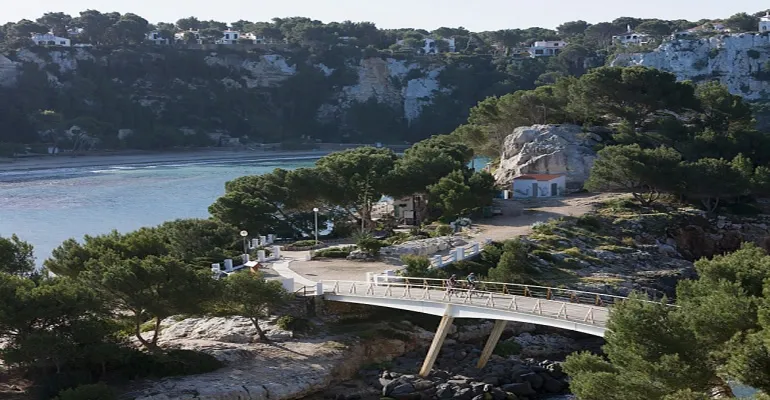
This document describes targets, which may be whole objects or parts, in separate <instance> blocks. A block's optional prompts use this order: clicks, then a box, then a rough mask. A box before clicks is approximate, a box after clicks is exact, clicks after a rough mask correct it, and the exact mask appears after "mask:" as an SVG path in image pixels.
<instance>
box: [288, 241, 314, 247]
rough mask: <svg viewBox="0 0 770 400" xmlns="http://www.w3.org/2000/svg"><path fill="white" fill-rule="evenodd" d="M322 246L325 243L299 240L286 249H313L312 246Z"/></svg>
mask: <svg viewBox="0 0 770 400" xmlns="http://www.w3.org/2000/svg"><path fill="white" fill-rule="evenodd" d="M322 245H323V243H322V242H320V241H318V242H316V241H315V240H299V241H296V242H294V243H292V244H290V245H288V246H286V247H287V248H289V247H292V248H298V247H312V246H322Z"/></svg>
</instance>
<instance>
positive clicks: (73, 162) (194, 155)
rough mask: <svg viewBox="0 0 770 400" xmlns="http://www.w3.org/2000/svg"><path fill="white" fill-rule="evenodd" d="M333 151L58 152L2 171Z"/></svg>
mask: <svg viewBox="0 0 770 400" xmlns="http://www.w3.org/2000/svg"><path fill="white" fill-rule="evenodd" d="M331 152H332V150H312V151H278V150H274V151H269V150H243V149H241V150H235V149H202V150H192V151H180V152H136V153H131V154H126V153H104V154H93V155H91V154H89V155H67V154H58V155H51V156H35V157H23V158H22V157H19V158H13V159H11V158H4V159H0V172H10V171H24V170H39V169H58V168H82V167H101V166H117V165H152V164H161V163H166V164H167V163H175V162H203V161H217V160H230V161H232V160H239V159H243V160H261V159H264V160H275V159H281V158H304V157H308V158H310V157H323V156H324V155H326V154H329V153H331Z"/></svg>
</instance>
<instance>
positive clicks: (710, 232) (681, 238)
mask: <svg viewBox="0 0 770 400" xmlns="http://www.w3.org/2000/svg"><path fill="white" fill-rule="evenodd" d="M769 227H770V216H767V215H759V216H756V217H752V218H742V219H735V220H731V219H729V218H727V217H725V216H719V217H717V218H716V219H711V220H708V219H706V217H705V216H701V217H700V218H693V219H692V220H691V221H689V223H688V224H686V225H683V226H680V227H673V228H672V229H670V230H669V232H668V233H669V236H670V237H671V239H670V240H669V242H670V243H669V244H670V245H673V246H676V247H677V249H678V250H679V251H680V252H681V253H682V256H683V257H685V258H687V259H688V260H698V259H700V258H703V257H706V258H711V257H713V256H715V255H720V254H727V253H732V252H734V251H736V250H738V249H740V248H741V245H742V244H743V243H745V242H750V243H754V244H756V245H757V246H759V247H762V248H764V249H765V250H767V251H770V228H769Z"/></svg>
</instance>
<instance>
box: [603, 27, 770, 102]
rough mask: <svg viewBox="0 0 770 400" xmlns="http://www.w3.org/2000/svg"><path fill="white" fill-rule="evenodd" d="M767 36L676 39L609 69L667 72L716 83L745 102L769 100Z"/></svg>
mask: <svg viewBox="0 0 770 400" xmlns="http://www.w3.org/2000/svg"><path fill="white" fill-rule="evenodd" d="M768 61H770V36H768V35H767V34H752V33H741V34H736V35H720V36H714V37H710V38H680V39H676V40H671V41H667V42H665V43H663V44H662V45H660V47H658V48H657V49H656V50H655V51H652V52H649V53H635V54H621V55H619V56H617V57H616V58H615V59H614V60H612V62H611V65H613V66H632V65H641V66H645V67H653V68H657V69H661V70H664V71H669V72H671V73H673V74H675V75H676V76H677V78H679V79H680V80H692V81H703V80H719V81H721V82H722V83H723V84H725V85H727V87H728V88H729V89H730V92H732V93H733V94H737V95H741V96H743V97H745V98H747V99H749V100H765V99H770V64H768Z"/></svg>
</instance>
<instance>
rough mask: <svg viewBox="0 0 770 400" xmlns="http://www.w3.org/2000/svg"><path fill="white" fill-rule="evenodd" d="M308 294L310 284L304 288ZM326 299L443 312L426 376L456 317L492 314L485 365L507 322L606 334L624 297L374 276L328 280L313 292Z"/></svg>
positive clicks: (425, 367) (424, 369)
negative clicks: (613, 309) (612, 311)
mask: <svg viewBox="0 0 770 400" xmlns="http://www.w3.org/2000/svg"><path fill="white" fill-rule="evenodd" d="M303 290H304V291H305V294H309V293H308V291H307V289H303ZM321 293H323V296H324V298H325V299H327V300H332V301H341V302H346V303H357V304H366V305H372V306H380V307H389V308H395V309H399V310H406V311H414V312H420V313H424V314H431V315H436V316H440V317H442V319H441V323H440V324H439V326H438V329H437V330H436V335H435V337H434V338H433V343H432V344H431V347H430V349H429V350H428V356H427V357H426V359H425V361H424V363H423V366H422V368H421V370H420V375H422V376H427V375H428V374H429V373H430V370H431V368H432V367H433V363H434V362H435V361H436V358H437V357H438V352H439V351H440V349H441V346H442V345H443V342H444V339H445V338H446V335H447V333H448V331H449V328H450V327H451V325H452V322H453V320H454V318H479V319H493V320H495V326H494V328H493V329H492V332H491V333H490V336H489V339H488V340H487V344H486V346H485V347H484V350H483V351H482V352H481V356H480V358H479V362H478V367H479V368H483V367H484V366H485V365H486V363H487V361H489V357H490V356H491V355H492V351H493V350H494V349H495V347H496V346H497V342H498V341H499V340H500V336H501V335H502V333H503V330H504V329H505V325H506V324H507V323H508V321H516V322H528V323H532V324H537V325H545V326H551V327H555V328H561V329H568V330H572V331H576V332H582V333H586V334H589V335H594V336H600V337H603V336H604V334H605V333H606V332H607V321H608V319H609V316H610V308H611V306H612V305H613V304H616V303H619V302H622V301H624V300H625V298H624V297H619V296H611V295H606V294H601V293H591V292H584V291H578V290H569V289H562V288H551V287H544V286H532V285H520V284H513V283H499V282H478V283H477V284H476V287H475V288H473V289H471V288H468V287H455V288H449V287H447V286H446V280H444V279H427V278H410V277H398V276H391V275H376V276H373V277H371V280H369V281H328V280H324V281H321V282H319V283H318V284H317V285H316V288H315V293H313V294H321Z"/></svg>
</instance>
